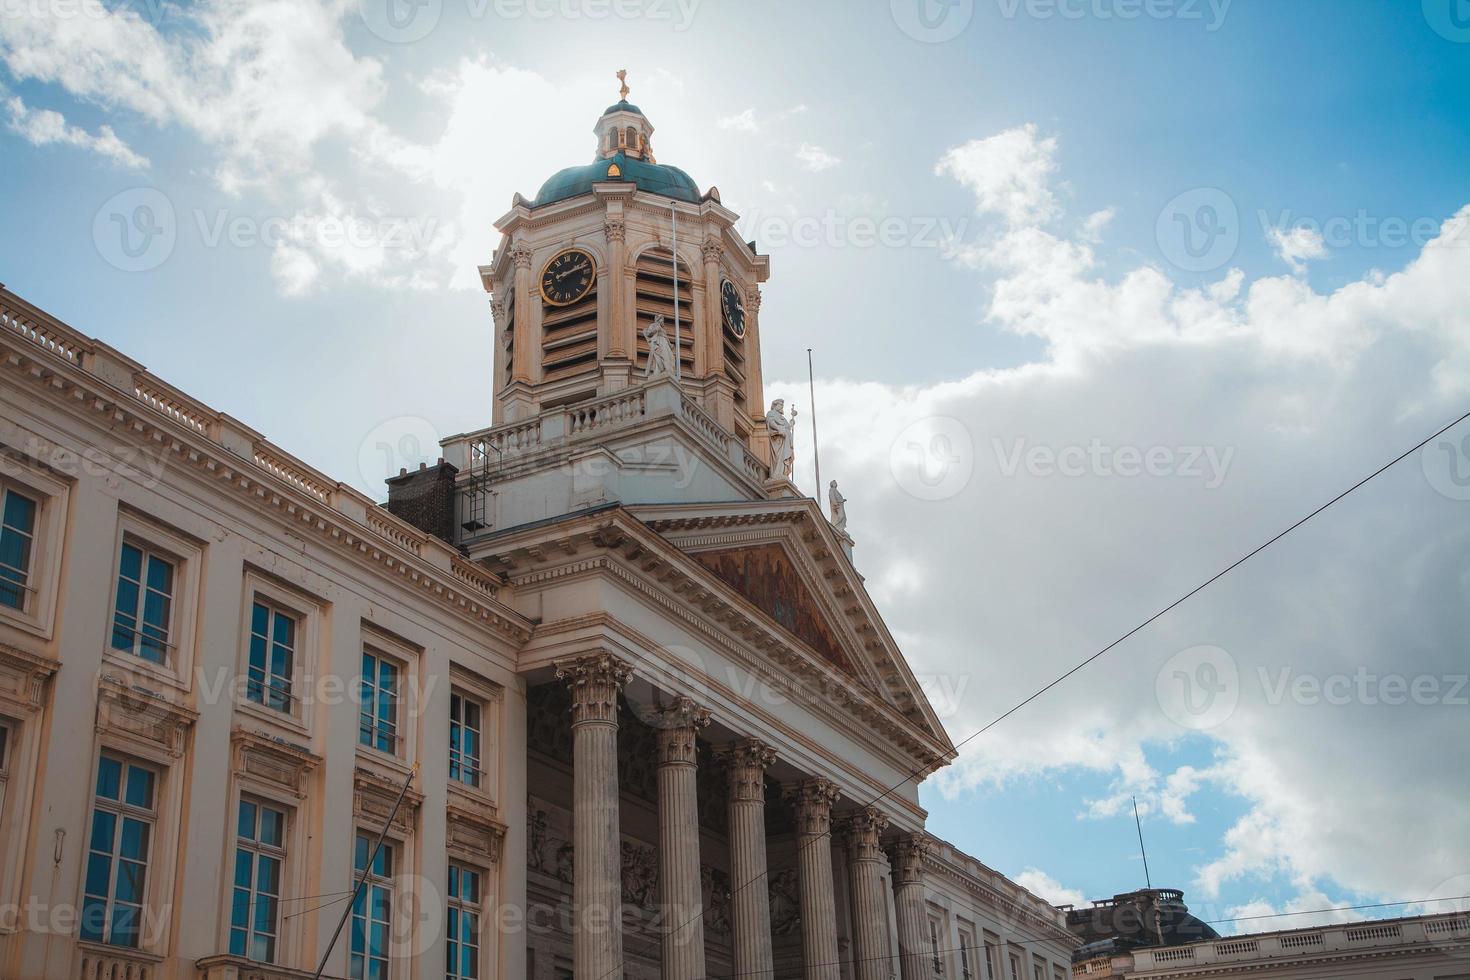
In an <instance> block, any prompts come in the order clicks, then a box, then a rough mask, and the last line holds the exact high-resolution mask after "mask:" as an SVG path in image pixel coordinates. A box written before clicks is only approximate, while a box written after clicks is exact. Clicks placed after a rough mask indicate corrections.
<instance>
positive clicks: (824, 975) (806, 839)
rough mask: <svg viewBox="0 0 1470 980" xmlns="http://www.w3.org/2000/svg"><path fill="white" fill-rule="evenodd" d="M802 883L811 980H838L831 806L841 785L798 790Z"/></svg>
mask: <svg viewBox="0 0 1470 980" xmlns="http://www.w3.org/2000/svg"><path fill="white" fill-rule="evenodd" d="M794 797H795V811H796V855H797V864H796V867H797V881H798V884H799V886H800V889H801V959H802V963H803V964H804V973H803V975H804V976H805V977H806V980H838V978H839V977H840V975H841V971H840V969H839V968H838V964H837V900H836V896H835V895H834V893H833V884H832V804H833V803H835V802H836V801H837V784H836V783H833V782H832V781H830V780H827V779H809V780H806V781H805V782H802V783H799V784H797V786H796V789H795V793H794Z"/></svg>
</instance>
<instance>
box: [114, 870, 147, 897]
mask: <svg viewBox="0 0 1470 980" xmlns="http://www.w3.org/2000/svg"><path fill="white" fill-rule="evenodd" d="M145 875H146V871H145V870H144V868H143V865H141V864H138V863H136V862H134V861H119V862H117V881H116V883H114V885H113V896H112V897H113V898H116V899H117V900H118V901H119V902H131V903H133V904H135V905H136V904H139V903H141V902H142V901H143V885H144V877H145Z"/></svg>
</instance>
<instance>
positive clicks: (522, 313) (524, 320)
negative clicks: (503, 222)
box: [510, 242, 539, 383]
mask: <svg viewBox="0 0 1470 980" xmlns="http://www.w3.org/2000/svg"><path fill="white" fill-rule="evenodd" d="M531 254H532V253H531V249H530V248H529V247H527V246H526V245H524V244H522V243H520V242H517V243H516V244H515V245H513V246H511V251H510V257H511V260H512V261H513V262H514V263H515V326H514V329H515V334H514V336H515V343H514V350H513V351H512V352H511V361H510V379H511V380H512V381H521V382H526V383H529V382H530V381H531V366H532V363H533V362H532V358H533V357H535V356H537V355H538V353H539V352H537V351H533V350H532V349H531V347H532V337H531V302H532V299H533V298H536V299H538V300H539V297H538V296H537V294H536V291H535V290H534V289H532V288H531ZM538 346H539V345H538Z"/></svg>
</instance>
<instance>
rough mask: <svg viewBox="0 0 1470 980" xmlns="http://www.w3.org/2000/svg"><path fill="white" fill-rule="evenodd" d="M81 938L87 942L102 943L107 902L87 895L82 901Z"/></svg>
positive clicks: (105, 925)
mask: <svg viewBox="0 0 1470 980" xmlns="http://www.w3.org/2000/svg"><path fill="white" fill-rule="evenodd" d="M81 920H82V921H81V923H80V929H81V937H82V938H83V939H85V940H87V941H88V942H93V943H100V942H102V934H103V930H104V929H105V928H106V927H107V902H106V901H105V900H104V899H101V898H97V897H94V896H91V895H88V896H87V897H86V898H84V899H83V900H82V915H81Z"/></svg>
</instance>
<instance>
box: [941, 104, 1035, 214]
mask: <svg viewBox="0 0 1470 980" xmlns="http://www.w3.org/2000/svg"><path fill="white" fill-rule="evenodd" d="M1056 149H1057V141H1056V139H1055V138H1054V137H1047V138H1045V139H1042V138H1040V137H1039V136H1038V135H1037V129H1036V126H1035V124H1031V123H1028V124H1027V125H1025V126H1021V127H1018V128H1016V129H1009V130H1006V131H1005V132H1003V133H999V134H997V135H995V136H990V137H986V138H985V139H974V140H970V141H969V142H968V143H964V144H962V145H960V146H956V147H954V148H953V149H951V150H949V151H948V152H946V153H945V154H944V156H942V157H941V158H940V160H939V163H938V164H937V165H936V166H935V168H934V172H935V173H936V174H939V175H940V176H945V177H952V178H954V179H955V180H957V181H959V182H960V183H961V184H964V185H965V186H966V187H968V188H969V189H970V190H971V191H972V192H973V193H974V195H975V209H976V210H977V211H978V212H980V213H981V214H996V215H999V216H1001V217H1002V218H1004V219H1005V220H1006V221H1007V222H1008V223H1010V224H1012V225H1021V224H1026V223H1040V222H1045V221H1048V220H1050V219H1052V218H1054V217H1056V215H1057V214H1058V213H1059V211H1060V209H1059V207H1058V206H1057V202H1056V198H1055V197H1054V196H1053V194H1052V189H1051V177H1052V174H1054V173H1055V172H1056V169H1057V164H1056V160H1055V159H1054V157H1055V154H1056Z"/></svg>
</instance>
